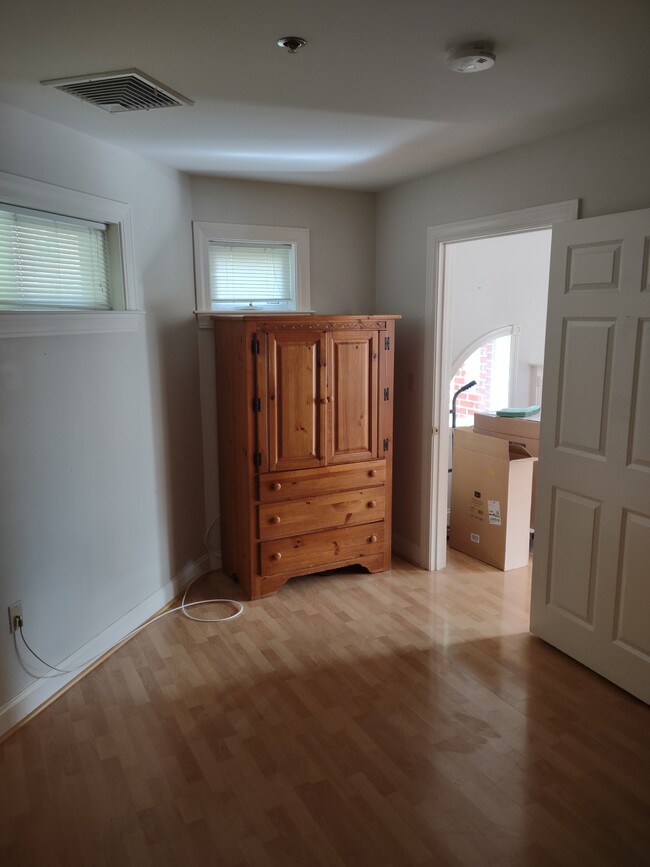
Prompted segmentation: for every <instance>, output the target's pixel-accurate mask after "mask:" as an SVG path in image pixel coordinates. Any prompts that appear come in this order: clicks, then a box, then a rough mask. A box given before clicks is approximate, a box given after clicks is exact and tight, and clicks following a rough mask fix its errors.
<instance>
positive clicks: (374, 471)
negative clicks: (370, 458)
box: [368, 470, 377, 479]
mask: <svg viewBox="0 0 650 867" xmlns="http://www.w3.org/2000/svg"><path fill="white" fill-rule="evenodd" d="M368 475H369V476H370V477H371V478H373V479H374V477H375V476H376V475H377V470H368Z"/></svg>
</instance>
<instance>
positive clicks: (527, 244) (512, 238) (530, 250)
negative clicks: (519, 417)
mask: <svg viewBox="0 0 650 867" xmlns="http://www.w3.org/2000/svg"><path fill="white" fill-rule="evenodd" d="M550 242H551V233H550V232H549V231H548V230H543V231H538V232H522V233H519V234H516V235H502V236H499V237H496V238H479V239H477V240H472V241H462V242H459V243H457V244H449V245H448V246H447V249H446V255H445V265H446V267H447V269H448V270H447V275H448V282H449V283H450V284H451V294H452V315H451V320H452V341H451V357H452V359H453V360H456V359H458V360H459V363H460V361H462V358H460V356H463V358H464V357H465V356H466V354H467V353H466V350H467V348H468V347H469V346H472V345H473V344H474V343H475V342H476V341H477V340H479V339H480V338H481V337H482V336H483V335H485V334H488V333H489V332H491V331H495V330H496V329H498V328H504V327H506V326H509V325H516V326H518V327H519V336H518V337H517V343H518V353H517V370H516V377H515V392H514V395H513V396H512V398H511V401H510V403H511V405H512V406H528V405H529V404H530V403H531V401H530V395H529V390H530V375H529V374H530V365H531V364H535V365H541V364H543V363H544V334H545V326H546V304H547V299H548V270H549V261H550ZM457 366H458V365H454V364H453V363H452V371H451V375H450V377H451V376H453V374H454V372H455V370H456V369H457Z"/></svg>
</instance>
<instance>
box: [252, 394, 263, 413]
mask: <svg viewBox="0 0 650 867" xmlns="http://www.w3.org/2000/svg"><path fill="white" fill-rule="evenodd" d="M253 412H262V398H261V397H254V398H253Z"/></svg>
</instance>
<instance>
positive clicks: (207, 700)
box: [0, 552, 650, 867]
mask: <svg viewBox="0 0 650 867" xmlns="http://www.w3.org/2000/svg"><path fill="white" fill-rule="evenodd" d="M233 587H234V585H232V584H230V582H229V581H228V580H227V579H225V578H224V577H223V576H219V575H216V576H210V577H209V578H206V579H204V580H203V581H202V582H200V583H199V585H197V587H196V593H195V596H197V597H199V596H201V595H214V594H215V593H217V594H222V593H223V592H226V593H228V594H229V595H232V594H233ZM529 591H530V576H529V570H528V569H520V570H514V571H511V572H507V573H503V572H498V571H496V570H493V569H491V568H490V567H487V566H483V565H482V564H479V563H477V562H476V561H474V560H470V559H469V558H466V557H464V556H463V555H460V554H456V553H455V552H450V565H449V567H448V568H447V570H445V571H444V572H439V573H429V572H425V571H422V570H419V569H416V568H414V567H412V566H409V565H408V564H406V563H402V562H400V561H396V562H395V565H394V568H393V570H392V572H390V573H383V574H378V575H368V574H366V573H363V572H356V571H353V570H350V571H346V572H341V573H332V574H329V575H325V576H311V577H308V578H300V579H295V580H292V581H290V582H289V583H288V584H287V585H286V586H285V587H283V588H282V589H281V590H280V591H279V593H278V594H277V596H275V597H273V598H270V599H266V600H262V601H258V602H254V603H247V604H246V606H245V614H244V616H243V617H240V618H239V619H238V620H235V621H233V622H231V623H228V624H202V623H195V622H192V621H191V620H188V619H186V618H183V617H182V616H180V615H171V616H170V617H166V618H163V619H162V620H160V621H158V622H157V623H155V624H154V625H152V626H150V627H148V628H147V629H145V630H144V631H143V632H141V633H140V634H139V635H137V636H136V637H134V638H133V639H132V640H131V641H129V642H128V643H127V644H126V645H124V646H123V647H122V648H120V649H119V650H118V651H117V652H116V653H114V654H113V655H112V656H111V657H110V658H108V659H107V660H106V661H105V662H104V663H103V664H102V665H101V666H99V667H98V668H96V669H95V670H94V671H92V672H91V673H90V674H89V675H88V676H86V677H85V678H84V679H83V680H81V681H80V682H79V683H78V684H76V685H75V686H74V687H72V688H71V689H69V690H68V691H67V692H66V693H65V694H63V695H62V696H61V697H60V698H59V699H58V700H57V701H56V702H54V703H53V704H52V705H50V706H49V707H47V708H46V709H45V710H44V711H43V712H42V713H41V714H39V715H38V716H37V717H35V718H34V719H33V720H31V721H30V722H28V723H27V724H26V725H25V726H24V727H23V728H22V729H20V730H19V731H18V732H16V733H15V734H14V735H13V736H12V737H11V738H10V739H8V740H7V741H5V743H4V744H2V745H1V746H0V780H1V798H2V800H1V804H0V807H1V817H0V861H1V862H2V864H3V865H5V867H9V865H11V867H14V865H16V867H17V865H30V867H40V865H48V867H70V865H72V867H76V865H84V867H85V865H98V867H99V865H102V867H103V865H107V867H122V865H127V867H128V865H134V867H141V865H155V867H163V865H179V867H180V865H183V867H185V865H219V867H258V865H259V867H262V865H273V867H275V865H281V867H293V865H296V867H311V865H323V867H341V865H345V867H350V865H355V867H356V865H359V867H365V865H372V867H401V865H415V864H417V865H427V867H429V865H430V867H433V865H436V867H446V865H471V867H474V865H477V867H484V865H512V867H515V865H617V867H619V865H620V867H629V865H648V864H650V837H649V829H650V821H649V820H650V815H649V802H650V767H649V761H648V758H649V756H648V754H649V731H650V709H649V708H648V707H646V706H645V705H643V704H642V703H641V702H639V701H638V700H636V699H635V698H633V697H632V696H630V695H628V694H626V693H624V692H622V691H621V690H619V689H618V688H617V687H615V686H613V685H611V684H609V683H608V682H607V681H605V680H603V679H602V678H600V677H598V676H597V675H595V674H593V673H592V672H590V671H588V670H587V669H585V668H583V667H582V666H581V665H579V664H578V663H576V662H574V661H573V660H571V659H569V658H568V657H566V656H564V655H563V654H561V653H560V652H558V651H556V650H554V649H553V648H551V647H549V646H548V645H546V644H544V643H543V642H542V641H540V640H538V639H536V638H535V637H533V636H532V635H530V634H529V633H528V631H527V627H528V605H529ZM235 593H236V588H235ZM194 611H196V609H194ZM32 640H33V641H34V643H36V639H32Z"/></svg>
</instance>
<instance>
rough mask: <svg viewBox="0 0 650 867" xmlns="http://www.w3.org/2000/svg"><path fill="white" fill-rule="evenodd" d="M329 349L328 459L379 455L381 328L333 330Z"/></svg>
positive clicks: (335, 461)
mask: <svg viewBox="0 0 650 867" xmlns="http://www.w3.org/2000/svg"><path fill="white" fill-rule="evenodd" d="M329 341H330V346H329V352H328V359H329V360H328V365H329V367H328V370H329V372H328V383H329V394H328V398H329V400H328V408H329V442H328V450H327V459H328V463H331V464H341V463H351V462H353V461H367V460H372V459H373V458H376V457H377V456H378V453H377V448H378V432H377V417H378V412H377V402H378V397H379V394H378V389H379V383H378V370H379V363H378V344H379V338H378V333H377V331H356V330H350V331H343V330H341V331H332V332H331V333H330V335H329Z"/></svg>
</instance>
